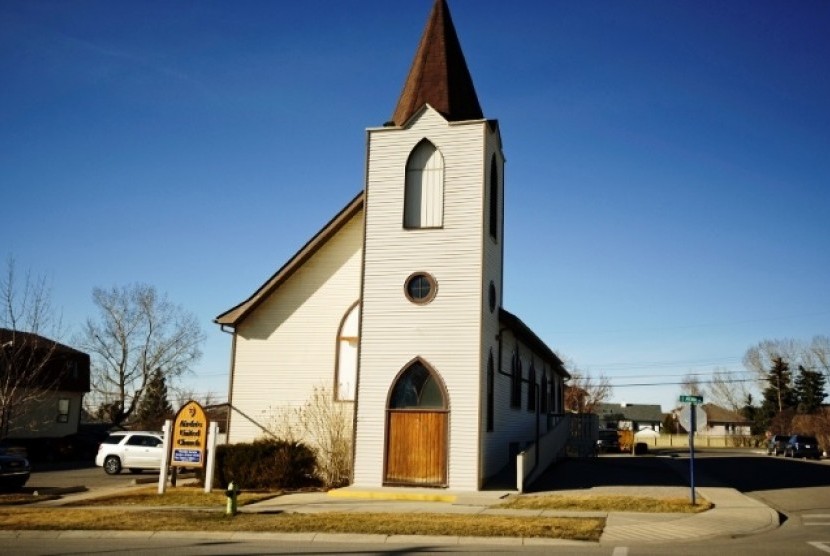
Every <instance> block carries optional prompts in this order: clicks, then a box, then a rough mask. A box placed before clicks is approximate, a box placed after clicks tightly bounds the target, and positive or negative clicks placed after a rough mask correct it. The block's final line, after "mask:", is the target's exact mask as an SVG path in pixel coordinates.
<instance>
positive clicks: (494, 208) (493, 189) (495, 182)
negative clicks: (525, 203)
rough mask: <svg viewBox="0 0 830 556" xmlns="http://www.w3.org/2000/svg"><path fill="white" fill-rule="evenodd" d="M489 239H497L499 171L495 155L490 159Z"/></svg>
mask: <svg viewBox="0 0 830 556" xmlns="http://www.w3.org/2000/svg"><path fill="white" fill-rule="evenodd" d="M490 237H492V238H493V239H495V240H496V241H498V239H499V169H498V166H497V165H496V155H495V154H494V155H493V157H492V158H491V159H490Z"/></svg>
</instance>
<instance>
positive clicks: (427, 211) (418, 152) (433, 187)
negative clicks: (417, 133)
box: [403, 140, 444, 228]
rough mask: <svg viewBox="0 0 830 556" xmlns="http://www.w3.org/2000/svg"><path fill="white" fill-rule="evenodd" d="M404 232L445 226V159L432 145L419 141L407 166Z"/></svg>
mask: <svg viewBox="0 0 830 556" xmlns="http://www.w3.org/2000/svg"><path fill="white" fill-rule="evenodd" d="M403 225H404V228H440V227H441V226H443V225H444V157H443V156H441V153H440V152H439V151H438V149H436V148H435V145H433V144H432V143H430V142H429V141H426V140H424V141H421V142H420V143H418V146H416V147H415V149H414V150H413V151H412V153H411V154H410V155H409V160H408V161H407V163H406V184H405V189H404V214H403Z"/></svg>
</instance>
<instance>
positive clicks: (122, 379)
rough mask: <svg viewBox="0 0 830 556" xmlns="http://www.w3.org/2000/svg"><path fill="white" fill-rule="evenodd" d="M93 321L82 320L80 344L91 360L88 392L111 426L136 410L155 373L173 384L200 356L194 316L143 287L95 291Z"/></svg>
mask: <svg viewBox="0 0 830 556" xmlns="http://www.w3.org/2000/svg"><path fill="white" fill-rule="evenodd" d="M92 299H93V301H94V303H95V305H96V306H97V308H98V311H99V315H98V317H99V318H98V320H97V321H96V320H93V319H87V321H86V324H85V326H84V329H83V333H82V334H81V338H80V341H79V344H81V345H83V347H84V348H85V349H86V351H88V352H89V354H90V356H91V357H92V390H93V392H94V393H95V394H96V395H97V397H98V403H99V404H100V407H101V408H103V410H104V411H103V413H106V415H105V416H106V418H108V420H109V421H111V422H112V423H113V424H122V423H123V422H124V421H126V420H127V419H128V418H129V417H130V416H131V415H132V414H133V411H134V410H135V408H136V405H137V403H138V401H139V400H140V399H141V396H142V394H143V393H144V390H145V388H146V387H147V383H148V382H149V381H150V378H151V377H152V375H153V373H154V372H155V371H156V369H159V370H160V372H161V373H162V374H163V375H164V377H165V379H166V380H168V381H172V379H175V378H176V377H179V376H181V375H182V374H184V373H186V372H188V371H190V367H191V365H192V364H193V363H195V362H196V361H198V360H199V358H200V357H201V356H202V352H201V344H202V342H203V341H204V333H203V332H202V329H201V327H200V326H199V323H198V321H197V320H196V318H195V316H193V315H192V314H191V313H189V312H187V311H185V310H184V309H183V308H181V307H180V306H178V305H174V304H173V303H171V302H170V301H168V300H167V297H166V296H159V295H158V294H157V293H156V289H155V288H154V287H152V286H148V285H146V284H135V285H133V286H129V287H121V288H117V287H114V288H112V289H109V290H104V289H101V288H95V289H94V290H93V291H92Z"/></svg>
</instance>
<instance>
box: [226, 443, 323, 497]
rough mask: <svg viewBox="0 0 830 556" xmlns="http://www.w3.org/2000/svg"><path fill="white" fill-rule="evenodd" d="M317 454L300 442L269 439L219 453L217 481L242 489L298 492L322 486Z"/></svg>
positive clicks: (228, 446) (227, 445)
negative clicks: (317, 473) (290, 490)
mask: <svg viewBox="0 0 830 556" xmlns="http://www.w3.org/2000/svg"><path fill="white" fill-rule="evenodd" d="M315 467H316V461H315V458H314V453H313V452H312V451H311V449H310V448H308V446H306V445H305V444H302V443H300V442H286V441H284V440H276V439H266V440H256V441H254V442H252V443H241V444H226V445H223V446H217V449H216V479H217V481H218V483H219V484H220V485H221V486H222V488H226V487H227V486H228V483H230V482H231V481H233V483H234V485H235V486H237V487H238V488H241V489H298V488H304V487H310V486H318V481H317V480H316V479H315V478H314V469H315Z"/></svg>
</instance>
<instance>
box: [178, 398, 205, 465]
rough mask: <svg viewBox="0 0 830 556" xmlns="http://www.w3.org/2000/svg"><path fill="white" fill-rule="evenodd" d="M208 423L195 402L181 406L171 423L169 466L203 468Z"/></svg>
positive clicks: (201, 409) (203, 412)
mask: <svg viewBox="0 0 830 556" xmlns="http://www.w3.org/2000/svg"><path fill="white" fill-rule="evenodd" d="M207 428H208V421H207V415H205V410H204V409H203V408H202V406H201V405H199V404H198V403H197V402H194V401H189V402H187V403H186V404H184V405H183V406H182V408H181V409H180V410H179V412H178V413H177V414H176V420H175V421H173V442H172V443H171V448H172V450H171V455H170V465H171V466H173V467H203V466H204V464H205V446H206V444H207Z"/></svg>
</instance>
